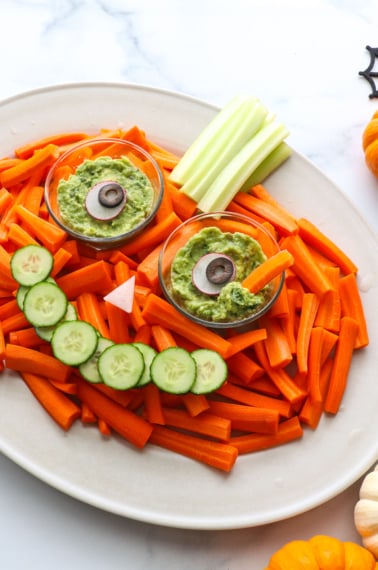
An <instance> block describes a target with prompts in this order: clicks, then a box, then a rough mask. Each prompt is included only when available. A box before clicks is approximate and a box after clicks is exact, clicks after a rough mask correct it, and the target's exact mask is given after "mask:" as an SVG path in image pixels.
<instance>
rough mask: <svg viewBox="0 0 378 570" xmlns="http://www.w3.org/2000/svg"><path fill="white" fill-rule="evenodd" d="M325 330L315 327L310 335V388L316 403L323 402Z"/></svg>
mask: <svg viewBox="0 0 378 570" xmlns="http://www.w3.org/2000/svg"><path fill="white" fill-rule="evenodd" d="M323 342H324V329H323V328H322V327H314V328H313V329H312V331H311V335H310V344H309V351H308V386H309V392H310V395H311V398H312V400H313V401H314V402H321V401H322V393H321V388H320V371H321V355H322V351H323Z"/></svg>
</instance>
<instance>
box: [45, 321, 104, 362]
mask: <svg viewBox="0 0 378 570" xmlns="http://www.w3.org/2000/svg"><path fill="white" fill-rule="evenodd" d="M97 342H98V334H97V331H96V329H95V328H94V326H92V325H91V324H89V323H87V322H86V321H63V322H62V323H60V324H59V325H58V326H57V327H56V328H55V330H54V333H53V335H52V339H51V347H52V351H53V354H54V356H55V358H57V359H58V360H60V361H61V362H63V363H64V364H67V365H68V366H79V365H80V364H82V363H83V362H86V361H87V360H89V359H90V358H91V357H92V356H93V354H94V353H95V351H96V348H97Z"/></svg>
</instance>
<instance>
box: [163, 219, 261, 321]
mask: <svg viewBox="0 0 378 570" xmlns="http://www.w3.org/2000/svg"><path fill="white" fill-rule="evenodd" d="M213 252H216V253H221V254H224V255H227V256H228V257H230V258H231V259H232V261H233V262H234V264H235V269H236V275H235V278H234V280H233V281H229V282H228V283H226V284H225V285H224V286H223V287H222V289H221V291H220V293H219V294H218V295H207V294H206V293H203V292H201V291H200V290H199V289H198V288H197V287H196V285H195V284H194V283H193V281H192V271H193V268H194V266H195V265H196V263H197V261H198V260H199V259H200V258H201V257H203V256H204V255H206V254H208V253H213ZM265 259H266V257H265V254H264V252H263V251H262V249H261V246H260V244H259V243H258V242H257V241H256V240H254V239H253V238H251V237H250V236H248V235H246V234H243V233H240V232H235V233H232V232H222V231H221V230H220V229H219V228H217V227H207V228H204V229H203V230H201V231H200V232H198V233H197V234H195V235H194V236H193V237H192V238H190V240H189V241H188V242H187V244H186V245H185V246H184V247H182V248H181V249H180V250H179V251H178V252H177V254H176V256H175V258H174V260H173V263H172V266H171V288H172V296H173V298H174V299H175V301H176V302H177V303H178V305H179V306H181V307H182V308H183V309H185V310H186V311H187V312H188V313H190V314H192V315H194V316H196V317H199V318H201V319H204V320H206V321H212V322H232V321H239V320H242V319H244V318H247V317H249V316H250V315H253V314H254V313H255V312H256V311H257V310H258V309H260V308H261V307H262V306H263V305H264V304H265V303H266V302H267V301H268V300H269V296H270V290H269V287H266V288H265V289H264V290H263V291H261V292H260V293H258V294H256V295H254V294H252V293H250V292H249V291H248V289H246V288H244V287H242V285H241V281H242V280H243V279H244V278H245V277H246V276H247V275H248V274H249V273H250V272H251V271H252V270H253V269H254V268H255V267H257V266H258V265H260V264H261V263H262V262H263V261H264V260H265Z"/></svg>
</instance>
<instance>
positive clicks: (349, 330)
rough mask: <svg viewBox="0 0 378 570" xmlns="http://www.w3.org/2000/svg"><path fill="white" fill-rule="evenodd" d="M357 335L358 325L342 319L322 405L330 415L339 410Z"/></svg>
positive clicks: (353, 321)
mask: <svg viewBox="0 0 378 570" xmlns="http://www.w3.org/2000/svg"><path fill="white" fill-rule="evenodd" d="M357 335H358V323H357V322H356V321H355V320H353V319H351V318H350V317H342V319H341V324H340V333H339V339H338V341H337V346H336V352H335V358H334V364H333V368H332V372H331V377H330V381H329V388H328V392H327V397H326V400H325V405H324V410H325V411H326V412H328V413H330V414H336V413H337V412H338V410H339V407H340V404H341V401H342V398H343V395H344V392H345V388H346V383H347V378H348V373H349V369H350V365H351V361H352V355H353V351H354V348H355V345H356V339H357Z"/></svg>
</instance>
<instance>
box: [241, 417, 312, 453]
mask: <svg viewBox="0 0 378 570" xmlns="http://www.w3.org/2000/svg"><path fill="white" fill-rule="evenodd" d="M302 436H303V428H302V426H301V424H300V421H299V419H298V417H297V416H294V417H293V418H290V419H288V420H285V421H283V422H281V423H280V425H279V426H278V430H277V433H275V434H269V435H265V434H255V433H252V434H246V435H240V436H234V437H231V439H230V443H231V445H233V446H235V447H236V448H237V450H238V452H239V453H240V454H243V453H251V452H255V451H262V450H264V449H270V448H272V447H276V446H277V445H283V444H285V443H289V442H291V441H294V440H296V439H300V438H301V437H302Z"/></svg>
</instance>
